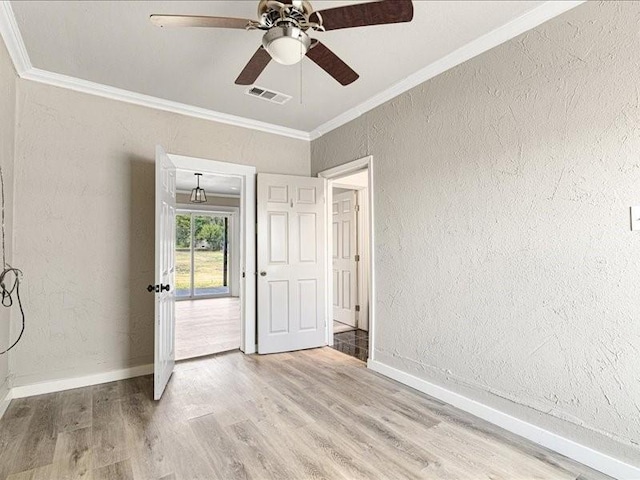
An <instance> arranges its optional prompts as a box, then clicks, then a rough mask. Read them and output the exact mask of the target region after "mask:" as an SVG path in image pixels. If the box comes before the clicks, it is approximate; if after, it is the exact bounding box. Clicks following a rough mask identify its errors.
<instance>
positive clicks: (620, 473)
mask: <svg viewBox="0 0 640 480" xmlns="http://www.w3.org/2000/svg"><path fill="white" fill-rule="evenodd" d="M367 366H368V367H369V368H370V369H371V370H373V371H375V372H378V373H380V374H382V375H384V376H386V377H389V378H392V379H393V380H396V381H398V382H400V383H402V384H404V385H407V386H409V387H411V388H415V389H416V390H418V391H420V392H422V393H426V394H427V395H430V396H432V397H434V398H437V399H438V400H441V401H443V402H445V403H448V404H449V405H453V406H454V407H456V408H459V409H460V410H464V411H465V412H469V413H471V414H472V415H475V416H476V417H479V418H482V419H483V420H486V421H488V422H490V423H493V424H494V425H498V426H499V427H502V428H504V429H505V430H508V431H509V432H512V433H515V434H516V435H519V436H521V437H524V438H526V439H528V440H531V441H532V442H535V443H537V444H539V445H542V446H544V447H546V448H549V449H551V450H553V451H555V452H558V453H560V454H561V455H564V456H565V457H568V458H571V459H573V460H575V461H577V462H580V463H582V464H584V465H587V466H589V467H591V468H593V469H595V470H598V471H600V472H602V473H605V474H607V475H610V476H612V477H614V478H618V479H620V480H638V479H640V468H638V467H634V466H632V465H629V464H628V463H625V462H623V461H621V460H618V459H616V458H613V457H610V456H609V455H606V454H604V453H602V452H598V451H596V450H593V449H592V448H589V447H586V446H584V445H581V444H579V443H576V442H574V441H573V440H569V439H568V438H564V437H561V436H560V435H557V434H555V433H552V432H549V431H548V430H545V429H543V428H541V427H538V426H536V425H533V424H531V423H528V422H525V421H524V420H520V419H518V418H515V417H512V416H511V415H508V414H506V413H504V412H501V411H499V410H496V409H495V408H492V407H489V406H487V405H484V404H482V403H480V402H477V401H475V400H472V399H470V398H467V397H465V396H463V395H460V394H458V393H455V392H452V391H450V390H447V389H446V388H443V387H440V386H438V385H435V384H433V383H430V382H428V381H426V380H423V379H421V378H418V377H416V376H414V375H411V374H409V373H406V372H403V371H401V370H398V369H397V368H394V367H390V366H388V365H386V364H384V363H381V362H379V361H376V360H369V362H368V363H367Z"/></svg>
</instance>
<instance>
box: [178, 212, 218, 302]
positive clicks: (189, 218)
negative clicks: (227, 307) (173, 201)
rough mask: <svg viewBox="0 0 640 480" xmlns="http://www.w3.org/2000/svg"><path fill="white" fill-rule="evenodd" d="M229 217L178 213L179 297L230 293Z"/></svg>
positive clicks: (200, 296)
mask: <svg viewBox="0 0 640 480" xmlns="http://www.w3.org/2000/svg"><path fill="white" fill-rule="evenodd" d="M229 227H230V225H229V216H228V215H224V214H218V213H216V214H214V213H205V212H178V215H177V216H176V296H177V298H178V299H181V298H182V299H184V298H204V297H221V296H228V295H229V294H230V290H229V284H230V278H229V273H230V269H229V258H230V256H229Z"/></svg>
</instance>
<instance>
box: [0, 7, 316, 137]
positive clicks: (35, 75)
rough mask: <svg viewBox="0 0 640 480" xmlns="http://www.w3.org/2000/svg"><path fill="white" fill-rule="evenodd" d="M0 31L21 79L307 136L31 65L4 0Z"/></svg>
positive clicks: (0, 13)
mask: <svg viewBox="0 0 640 480" xmlns="http://www.w3.org/2000/svg"><path fill="white" fill-rule="evenodd" d="M0 35H1V36H2V39H3V40H4V43H5V44H6V46H7V50H8V51H9V56H10V57H11V60H12V61H13V65H14V66H15V69H16V71H17V73H18V75H19V76H20V78H22V79H25V80H31V81H33V82H39V83H44V84H47V85H52V86H54V87H61V88H66V89H69V90H75V91H76V92H82V93H88V94H90V95H97V96H99V97H104V98H110V99H112V100H119V101H121V102H127V103H131V104H134V105H140V106H143V107H149V108H154V109H157V110H163V111H165V112H172V113H178V114H181V115H187V116H189V117H194V118H200V119H203V120H210V121H213V122H218V123H223V124H226V125H233V126H236V127H243V128H248V129H251V130H257V131H259V132H265V133H272V134H275V135H280V136H283V137H290V138H295V139H298V140H306V141H309V140H310V137H309V133H308V132H304V131H302V130H296V129H294V128H288V127H283V126H281V125H274V124H272V123H267V122H261V121H259V120H253V119H250V118H245V117H240V116H237V115H230V114H227V113H222V112H216V111H215V110H209V109H206V108H201V107H196V106H193V105H187V104H184V103H180V102H174V101H171V100H165V99H163V98H159V97H153V96H151V95H144V94H142V93H136V92H131V91H129V90H124V89H121V88H116V87H111V86H109V85H104V84H101V83H96V82H91V81H89V80H83V79H81V78H76V77H71V76H68V75H63V74H60V73H55V72H50V71H47V70H42V69H39V68H35V67H34V66H33V64H32V63H31V59H30V58H29V54H28V52H27V49H26V47H25V44H24V40H23V38H22V34H21V33H20V28H19V27H18V23H17V22H16V18H15V14H14V12H13V9H12V8H11V3H10V2H9V1H8V0H2V1H1V2H0Z"/></svg>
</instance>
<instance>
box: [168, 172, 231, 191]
mask: <svg viewBox="0 0 640 480" xmlns="http://www.w3.org/2000/svg"><path fill="white" fill-rule="evenodd" d="M241 185H242V184H241V180H240V178H239V177H227V176H224V175H211V174H203V175H202V176H201V177H200V188H204V191H205V192H206V194H207V195H213V194H218V195H240V187H241ZM195 186H196V177H195V175H194V172H192V171H190V170H177V171H176V190H178V191H179V192H191V190H192V189H193V188H195Z"/></svg>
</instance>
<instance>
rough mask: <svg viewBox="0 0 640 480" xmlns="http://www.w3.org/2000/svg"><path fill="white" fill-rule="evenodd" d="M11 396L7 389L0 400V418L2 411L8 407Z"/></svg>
mask: <svg viewBox="0 0 640 480" xmlns="http://www.w3.org/2000/svg"><path fill="white" fill-rule="evenodd" d="M12 398H13V397H12V395H11V390H9V391H7V394H6V395H5V396H4V398H3V399H2V400H0V418H2V416H3V415H4V412H6V411H7V408H9V404H10V403H11V399H12Z"/></svg>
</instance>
